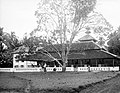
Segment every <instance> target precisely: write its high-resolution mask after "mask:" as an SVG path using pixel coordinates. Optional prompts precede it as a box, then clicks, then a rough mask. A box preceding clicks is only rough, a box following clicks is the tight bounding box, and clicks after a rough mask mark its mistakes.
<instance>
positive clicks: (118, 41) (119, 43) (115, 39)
mask: <svg viewBox="0 0 120 93" xmlns="http://www.w3.org/2000/svg"><path fill="white" fill-rule="evenodd" d="M109 39H110V40H109V41H108V45H109V48H108V50H109V52H111V53H114V54H116V55H120V27H118V29H117V30H116V31H114V32H113V33H111V34H110V35H109Z"/></svg>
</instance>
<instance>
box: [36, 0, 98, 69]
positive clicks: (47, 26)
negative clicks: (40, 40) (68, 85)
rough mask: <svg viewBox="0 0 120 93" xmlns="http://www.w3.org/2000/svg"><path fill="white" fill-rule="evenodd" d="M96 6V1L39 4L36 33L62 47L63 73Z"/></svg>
mask: <svg viewBox="0 0 120 93" xmlns="http://www.w3.org/2000/svg"><path fill="white" fill-rule="evenodd" d="M95 4H96V0H41V2H40V3H39V4H38V5H39V7H38V9H37V11H35V15H36V17H37V18H38V21H37V23H38V26H37V29H35V32H36V31H40V32H41V33H42V35H44V36H46V39H47V41H49V40H50V41H54V43H56V42H57V43H59V44H61V45H62V51H61V52H62V53H59V54H61V57H62V62H63V65H62V68H63V71H65V69H66V63H67V59H68V58H67V56H68V54H69V51H70V48H71V45H72V42H73V40H74V38H75V36H76V35H77V34H78V33H79V31H81V30H82V29H84V28H85V27H86V26H85V24H86V23H88V22H89V20H90V19H91V18H92V16H90V17H89V18H88V14H89V13H90V12H91V11H92V10H93V9H94V6H95ZM52 43H53V42H52ZM66 44H68V46H66Z"/></svg>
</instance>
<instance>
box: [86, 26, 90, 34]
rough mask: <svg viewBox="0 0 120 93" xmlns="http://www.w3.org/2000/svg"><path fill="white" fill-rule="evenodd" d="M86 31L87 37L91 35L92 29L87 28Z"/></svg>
mask: <svg viewBox="0 0 120 93" xmlns="http://www.w3.org/2000/svg"><path fill="white" fill-rule="evenodd" d="M86 30H87V31H86V32H85V33H86V34H87V35H89V34H90V33H91V32H90V27H86Z"/></svg>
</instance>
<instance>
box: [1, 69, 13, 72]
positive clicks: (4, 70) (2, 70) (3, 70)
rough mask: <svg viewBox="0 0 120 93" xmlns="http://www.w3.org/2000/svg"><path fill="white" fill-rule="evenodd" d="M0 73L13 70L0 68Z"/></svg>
mask: <svg viewBox="0 0 120 93" xmlns="http://www.w3.org/2000/svg"><path fill="white" fill-rule="evenodd" d="M0 72H13V68H0Z"/></svg>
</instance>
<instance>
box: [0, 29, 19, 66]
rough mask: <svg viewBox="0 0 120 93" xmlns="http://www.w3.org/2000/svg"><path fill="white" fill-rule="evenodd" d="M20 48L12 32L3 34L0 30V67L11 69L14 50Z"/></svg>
mask: <svg viewBox="0 0 120 93" xmlns="http://www.w3.org/2000/svg"><path fill="white" fill-rule="evenodd" d="M5 46H6V47H5ZM19 46H20V43H19V40H18V39H17V37H16V35H15V33H14V32H11V34H9V33H6V32H3V28H0V67H12V66H13V65H12V64H13V54H12V52H14V50H15V49H16V48H18V47H19Z"/></svg>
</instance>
